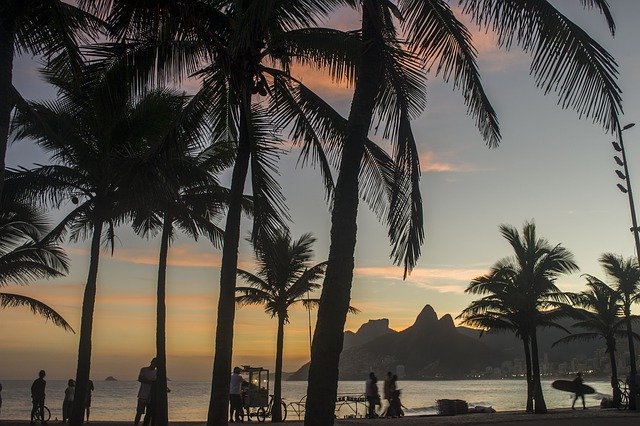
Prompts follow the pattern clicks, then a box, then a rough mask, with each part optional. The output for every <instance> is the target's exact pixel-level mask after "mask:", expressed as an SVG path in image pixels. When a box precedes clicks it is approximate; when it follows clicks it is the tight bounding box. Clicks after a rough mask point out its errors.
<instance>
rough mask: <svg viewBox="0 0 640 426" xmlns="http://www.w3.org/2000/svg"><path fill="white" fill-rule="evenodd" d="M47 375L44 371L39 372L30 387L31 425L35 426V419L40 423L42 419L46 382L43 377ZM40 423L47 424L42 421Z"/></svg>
mask: <svg viewBox="0 0 640 426" xmlns="http://www.w3.org/2000/svg"><path fill="white" fill-rule="evenodd" d="M46 375H47V373H45V371H44V370H40V372H39V373H38V378H37V379H35V380H34V381H33V384H32V385H31V402H32V403H33V408H32V409H31V425H34V424H36V423H35V419H37V418H39V419H40V421H42V419H44V396H45V395H44V390H45V388H46V387H47V381H46V380H45V379H44V377H45V376H46ZM42 423H43V424H44V423H47V422H46V421H42Z"/></svg>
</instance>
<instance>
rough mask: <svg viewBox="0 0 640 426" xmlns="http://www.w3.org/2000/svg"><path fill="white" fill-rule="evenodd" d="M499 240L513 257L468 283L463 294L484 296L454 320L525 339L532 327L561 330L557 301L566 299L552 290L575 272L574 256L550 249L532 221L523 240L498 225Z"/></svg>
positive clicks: (496, 264)
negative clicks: (508, 247) (461, 320)
mask: <svg viewBox="0 0 640 426" xmlns="http://www.w3.org/2000/svg"><path fill="white" fill-rule="evenodd" d="M500 232H501V234H502V236H503V237H504V238H505V239H506V240H507V241H508V242H509V244H510V245H511V247H512V249H513V251H514V253H515V254H514V256H512V257H507V258H504V259H501V260H499V261H498V262H496V263H495V264H494V265H493V266H492V268H491V271H490V272H489V273H488V274H486V275H483V276H481V277H478V278H475V279H474V280H472V281H471V283H470V284H469V286H468V287H467V289H466V290H465V292H467V293H470V294H477V295H483V297H482V298H481V299H479V300H476V301H473V302H472V303H471V304H470V305H469V306H468V307H467V308H466V309H464V310H463V311H462V313H461V314H460V315H459V316H458V317H459V318H462V319H463V322H464V323H465V324H468V325H471V326H473V327H478V328H481V329H485V330H490V329H492V328H493V327H495V331H501V330H504V331H512V332H514V333H516V334H517V335H519V336H520V337H526V336H528V335H530V333H532V332H533V331H534V330H535V328H536V327H556V328H562V327H560V326H559V325H558V324H557V323H556V320H557V319H558V318H559V317H561V316H562V313H561V312H559V311H558V310H557V309H554V308H557V305H558V302H561V301H564V300H566V295H565V294H564V293H562V292H561V291H560V289H558V287H557V286H556V285H555V280H556V279H557V277H558V276H560V275H561V274H565V273H570V272H573V271H575V270H577V268H578V267H577V265H576V264H575V262H574V261H573V255H572V254H571V252H569V251H568V250H567V249H565V248H564V247H562V246H561V245H559V244H558V245H556V246H552V245H551V244H549V242H548V241H547V240H545V239H543V238H538V237H537V235H536V227H535V224H534V223H533V222H526V223H525V224H524V226H523V230H522V235H521V234H520V232H519V231H518V230H517V229H516V228H514V227H512V226H509V225H501V226H500Z"/></svg>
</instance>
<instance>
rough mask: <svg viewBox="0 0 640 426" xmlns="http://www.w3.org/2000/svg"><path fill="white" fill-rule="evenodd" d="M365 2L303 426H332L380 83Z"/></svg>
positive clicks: (368, 12) (379, 71)
mask: <svg viewBox="0 0 640 426" xmlns="http://www.w3.org/2000/svg"><path fill="white" fill-rule="evenodd" d="M367 5H368V2H364V3H363V11H362V32H363V41H364V42H363V51H362V54H361V64H360V68H359V71H358V76H357V81H356V87H355V91H354V95H353V101H352V104H351V112H350V114H349V122H348V128H347V139H346V143H345V146H344V149H343V151H342V158H341V160H340V172H339V174H338V180H337V183H336V189H335V198H334V205H333V212H332V215H331V245H330V249H329V261H328V265H327V271H326V274H325V279H324V284H323V286H322V295H321V297H320V306H319V309H318V321H317V324H316V332H315V335H314V338H313V344H312V349H311V365H310V367H309V380H308V387H307V405H306V412H305V425H322V426H327V425H332V424H333V422H334V410H335V401H336V395H337V390H338V363H339V361H340V352H342V339H343V332H344V324H345V321H346V317H347V311H348V309H349V302H350V300H351V282H352V279H353V268H354V252H355V246H356V226H357V225H356V219H357V213H358V174H359V171H360V163H361V160H362V155H363V145H364V141H365V140H366V138H367V134H368V132H369V127H370V125H371V119H372V116H373V109H374V105H375V98H376V95H377V92H378V82H379V81H380V79H381V78H382V69H381V64H380V58H379V57H378V55H376V49H375V48H374V46H375V44H376V43H377V42H381V40H379V39H378V40H377V38H378V37H379V36H378V34H377V33H376V31H375V29H374V26H373V23H372V19H371V16H369V14H370V13H373V12H372V11H370V10H369V9H368V7H367Z"/></svg>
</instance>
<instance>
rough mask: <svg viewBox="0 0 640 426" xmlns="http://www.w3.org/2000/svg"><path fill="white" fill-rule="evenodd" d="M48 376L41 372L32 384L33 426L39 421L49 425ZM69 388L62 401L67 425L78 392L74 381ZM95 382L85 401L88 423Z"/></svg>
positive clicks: (64, 421) (63, 416) (63, 420)
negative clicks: (47, 408)
mask: <svg viewBox="0 0 640 426" xmlns="http://www.w3.org/2000/svg"><path fill="white" fill-rule="evenodd" d="M46 376H47V373H46V372H45V371H44V370H40V371H39V372H38V378H37V379H35V380H34V381H33V383H32V384H31V403H32V405H33V406H32V408H31V423H30V424H31V425H34V424H35V422H36V421H37V420H39V421H40V422H41V423H42V424H46V423H47V419H45V415H44V410H45V405H44V402H45V397H46V388H47V381H46V380H45V379H44V378H45V377H46ZM67 385H68V386H67V388H66V389H65V390H64V399H63V401H62V422H63V423H66V422H67V421H69V419H70V418H71V410H72V409H73V403H74V400H73V398H74V395H75V391H76V388H75V386H76V383H75V381H74V380H73V379H69V382H68V383H67ZM0 389H1V388H0ZM93 390H94V387H93V381H91V380H89V386H88V392H87V398H86V399H85V401H84V411H85V414H86V416H87V422H89V418H90V416H91V392H93Z"/></svg>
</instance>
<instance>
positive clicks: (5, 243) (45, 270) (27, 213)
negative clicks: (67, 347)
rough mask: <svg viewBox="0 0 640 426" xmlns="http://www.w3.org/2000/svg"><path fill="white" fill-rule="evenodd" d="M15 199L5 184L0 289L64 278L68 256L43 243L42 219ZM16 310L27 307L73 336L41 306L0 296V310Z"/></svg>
mask: <svg viewBox="0 0 640 426" xmlns="http://www.w3.org/2000/svg"><path fill="white" fill-rule="evenodd" d="M16 195H17V194H16V188H15V186H14V185H10V184H6V185H5V190H4V191H3V192H2V195H1V197H2V200H1V201H2V203H1V204H0V206H1V208H0V287H3V286H6V285H9V284H23V285H25V284H28V283H30V282H32V281H34V280H38V279H49V278H56V277H59V276H62V275H64V274H66V273H67V271H68V270H69V259H68V258H67V255H66V254H65V253H64V251H63V250H62V248H61V247H60V246H58V245H57V244H55V243H53V242H51V241H47V240H45V241H43V237H44V236H45V234H46V232H47V230H48V226H47V222H46V219H45V217H44V215H43V214H42V212H41V211H40V210H38V209H37V208H36V207H34V206H33V204H29V203H25V202H21V201H19V200H18V197H17V196H16ZM18 306H26V307H28V308H30V309H31V311H32V312H33V313H34V314H37V315H40V316H42V317H44V318H45V319H47V320H51V322H52V323H53V324H54V325H57V326H58V327H62V328H64V329H65V330H67V331H71V332H73V329H72V328H71V326H70V325H69V323H67V321H66V320H65V319H64V318H63V317H62V316H61V315H60V314H58V313H57V312H56V311H55V310H54V309H52V308H51V307H49V306H48V305H46V304H44V303H43V302H40V301H39V300H36V299H34V298H31V297H28V296H23V295H19V294H13V293H4V292H0V308H7V307H18Z"/></svg>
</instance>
